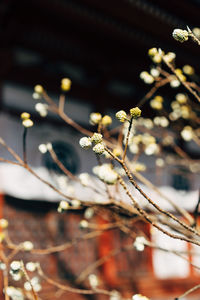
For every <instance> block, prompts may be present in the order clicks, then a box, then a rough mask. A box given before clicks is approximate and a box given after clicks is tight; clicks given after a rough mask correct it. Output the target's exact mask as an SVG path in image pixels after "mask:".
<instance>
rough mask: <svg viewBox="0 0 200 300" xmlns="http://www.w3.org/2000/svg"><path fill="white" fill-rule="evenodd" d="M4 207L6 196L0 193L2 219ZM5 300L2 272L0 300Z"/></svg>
mask: <svg viewBox="0 0 200 300" xmlns="http://www.w3.org/2000/svg"><path fill="white" fill-rule="evenodd" d="M3 205H4V196H3V194H1V193H0V219H1V218H2V217H3ZM0 232H1V228H0ZM1 247H2V246H1V244H0V249H1ZM3 299H4V295H3V276H2V272H0V300H3Z"/></svg>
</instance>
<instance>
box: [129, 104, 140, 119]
mask: <svg viewBox="0 0 200 300" xmlns="http://www.w3.org/2000/svg"><path fill="white" fill-rule="evenodd" d="M130 114H131V117H132V118H134V119H137V118H139V117H140V116H141V109H139V107H134V108H131V109H130Z"/></svg>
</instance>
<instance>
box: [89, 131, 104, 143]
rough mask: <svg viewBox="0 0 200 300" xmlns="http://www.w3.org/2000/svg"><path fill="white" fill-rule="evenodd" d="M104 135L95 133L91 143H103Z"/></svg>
mask: <svg viewBox="0 0 200 300" xmlns="http://www.w3.org/2000/svg"><path fill="white" fill-rule="evenodd" d="M102 137H103V136H102V134H100V133H96V132H95V133H94V134H93V136H92V137H91V142H93V143H95V144H98V143H101V142H102Z"/></svg>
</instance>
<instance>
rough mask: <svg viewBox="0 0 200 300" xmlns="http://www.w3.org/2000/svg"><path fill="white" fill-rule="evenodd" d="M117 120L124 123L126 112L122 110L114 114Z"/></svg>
mask: <svg viewBox="0 0 200 300" xmlns="http://www.w3.org/2000/svg"><path fill="white" fill-rule="evenodd" d="M115 116H116V118H117V120H119V121H120V122H122V123H124V122H125V121H126V119H127V115H126V112H125V111H124V110H120V111H118V112H117V113H116V114H115Z"/></svg>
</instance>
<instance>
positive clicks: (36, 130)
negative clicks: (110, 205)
mask: <svg viewBox="0 0 200 300" xmlns="http://www.w3.org/2000/svg"><path fill="white" fill-rule="evenodd" d="M199 9H200V1H199V0H179V1H178V0H174V1H162V0H151V1H147V0H119V1H114V0H109V1H97V0H42V1H41V0H34V1H32V0H29V1H25V0H24V1H23V0H20V1H14V0H1V2H0V37H1V47H0V135H1V136H2V137H3V138H4V139H5V140H6V142H7V143H8V144H9V145H10V146H11V147H13V148H14V149H15V151H16V152H17V153H18V154H20V155H21V153H22V142H21V137H22V134H23V128H22V126H21V121H20V114H21V112H23V111H27V112H29V113H31V116H32V119H33V120H34V123H35V126H34V127H33V128H31V129H30V132H29V133H28V141H29V142H28V149H27V152H28V161H29V163H30V164H31V165H32V166H33V167H34V168H36V169H37V170H38V171H39V172H41V174H43V175H44V176H49V175H48V174H47V173H45V172H46V171H45V170H44V169H41V167H45V168H47V167H49V162H48V157H47V158H46V159H45V158H44V157H43V156H42V155H41V153H40V152H39V151H38V145H39V144H41V143H47V142H52V143H57V144H56V145H57V147H58V152H60V153H61V156H62V159H63V162H65V161H69V155H68V154H66V153H70V164H71V166H72V169H73V170H74V173H78V172H83V171H84V172H91V167H92V166H93V165H95V164H96V160H95V157H93V156H91V155H89V154H88V153H86V152H84V151H82V150H81V149H79V146H78V140H79V138H80V137H81V136H82V135H80V134H79V133H77V132H75V131H74V130H73V129H71V128H68V126H66V124H65V123H64V122H63V121H61V120H60V119H59V118H58V117H56V116H55V115H53V114H52V113H49V115H48V118H42V117H40V116H39V114H38V113H37V112H36V111H35V103H36V102H35V100H34V99H33V98H32V93H33V87H34V86H35V85H36V84H41V85H42V86H44V88H45V90H47V91H48V93H49V94H50V95H51V97H52V98H53V99H55V100H56V99H58V95H59V94H60V81H61V79H62V78H64V77H69V78H70V79H71V80H72V89H71V91H70V92H69V93H68V96H67V102H66V107H65V110H66V112H67V114H68V115H69V116H70V117H71V118H72V119H74V120H75V121H77V122H78V123H79V124H81V125H82V126H84V127H86V128H90V127H89V126H90V125H88V119H89V114H90V113H91V112H93V111H100V112H101V113H103V114H109V115H111V116H114V114H115V112H116V111H117V110H120V109H124V110H126V109H129V108H130V107H134V106H136V105H137V103H138V102H139V100H140V99H141V98H142V97H143V96H144V95H145V93H146V92H147V91H148V90H149V86H147V85H145V84H144V82H142V81H141V79H140V78H139V74H140V73H141V71H143V70H148V69H149V65H151V61H150V59H149V57H148V55H147V52H148V49H149V48H152V47H158V48H161V49H163V50H164V51H165V52H168V51H171V52H175V53H176V54H177V59H176V62H177V66H179V65H181V66H182V65H183V64H185V63H187V64H190V65H192V66H194V67H195V70H196V73H199V63H200V55H199V47H198V46H197V45H196V44H195V43H192V42H188V43H183V44H181V43H178V42H176V41H175V40H174V39H173V38H172V31H173V29H174V28H182V29H186V26H187V25H188V26H189V27H190V28H193V27H198V26H200V24H199ZM197 82H198V80H197ZM180 90H181V88H180ZM178 91H179V88H178V89H177V90H176V92H178ZM162 94H164V95H165V98H166V99H171V97H174V94H175V93H174V91H173V90H172V89H171V88H168V87H164V88H163V90H162ZM143 114H144V115H145V117H152V116H154V112H153V110H152V109H151V108H150V107H149V105H145V106H144V108H143ZM114 125H115V123H114ZM66 149H67V150H66ZM0 151H1V155H0V156H2V157H4V158H10V157H9V155H8V154H7V153H6V152H5V151H4V150H3V149H2V148H1V149H0ZM188 151H189V154H190V155H195V157H196V158H199V153H198V151H196V149H193V148H191V149H188ZM151 163H152V161H151V162H150V163H149V164H150V166H151ZM50 168H51V167H50ZM50 175H51V174H50ZM149 177H151V174H150V175H149ZM196 178H197V177H196ZM176 179H177V178H176ZM198 180H199V178H198ZM198 180H197V179H194V178H192V180H191V185H190V184H189V185H190V188H191V189H194V188H196V186H197V185H198V184H197V185H195V182H196V181H197V182H198ZM33 181H34V180H33V178H31V177H30V178H28V177H27V176H26V175H25V173H23V172H22V171H21V170H17V171H14V169H12V168H11V167H10V166H5V165H3V164H2V165H1V166H0V182H1V183H0V188H1V190H2V195H3V194H4V197H3V198H2V199H4V200H2V201H3V202H2V203H3V206H2V208H1V209H2V214H3V215H4V216H5V217H6V218H8V219H9V220H10V222H11V226H10V228H11V229H10V230H11V231H12V230H13V238H14V239H16V241H19V240H20V238H21V239H22V240H24V239H25V238H26V236H27V238H28V237H29V235H30V232H32V231H36V232H38V231H40V228H41V227H42V228H43V226H45V230H44V232H41V231H40V235H41V236H40V235H39V240H38V243H39V244H38V247H43V246H44V240H45V239H47V241H46V243H47V244H48V243H50V244H51V243H54V244H55V243H57V244H59V243H60V242H61V240H62V237H63V236H65V238H66V239H67V238H70V237H71V236H70V235H72V233H71V231H70V234H69V228H75V229H72V232H73V234H76V230H78V229H77V224H78V222H79V221H80V220H81V218H82V215H81V213H80V214H79V213H76V214H71V216H70V217H69V216H68V217H66V216H62V217H59V218H61V219H62V220H60V219H59V220H58V217H57V216H56V213H55V209H56V204H54V203H49V201H51V202H54V201H55V202H56V201H57V200H58V199H57V198H56V195H54V194H50V193H48V192H47V190H46V189H45V188H42V187H40V188H39V189H37V188H36V187H37V183H35V182H34V183H33ZM22 182H23V183H24V186H23V187H22V186H21V183H22ZM170 183H172V179H171V177H168V176H167V175H166V176H165V177H163V182H162V183H161V184H162V185H169V184H170ZM184 184H185V185H186V186H187V183H186V182H185V181H184ZM187 189H189V188H188V187H187ZM33 192H34V194H33ZM33 195H34V196H33ZM195 195H196V194H195ZM27 199H29V202H28V203H27V202H26V200H27ZM193 199H194V198H193ZM34 200H37V201H39V202H37V206H36V204H35V201H34ZM44 200H45V201H47V202H44ZM38 203H39V204H38ZM22 220H25V223H24V222H22ZM52 220H53V221H54V227H53V226H52V225H48V224H52ZM70 222H71V223H70ZM24 224H26V225H24ZM41 224H46V225H41ZM61 224H62V226H61ZM48 226H49V227H48ZM70 226H71V227H70ZM73 226H74V227H73ZM16 228H18V229H17V232H19V233H20V234H19V236H18V237H16V235H15V233H16V232H15V231H16ZM33 228H34V230H33ZM52 228H53V229H52ZM60 228H62V236H61V234H60V233H59V232H61V231H60ZM51 230H52V231H51ZM73 230H74V231H73ZM146 230H147V231H148V230H150V229H148V228H146ZM55 232H57V234H55ZM22 233H23V234H22ZM11 235H12V233H11ZM52 236H54V237H53V238H52ZM37 237H38V235H37ZM33 239H35V240H36V236H33ZM48 239H49V240H48ZM119 239H120V238H119ZM158 239H159V238H158ZM111 240H112V237H111ZM111 244H112V242H111ZM84 247H85V248H84V251H86V252H88V253H89V254H88V261H90V259H91V253H93V256H94V257H95V256H96V255H98V251H96V250H95V247H97V248H98V247H101V246H100V245H96V244H95V245H90V246H88V245H85V246H84ZM91 249H92V250H91ZM77 251H78V252H77V255H75V257H74V253H72V254H71V255H72V257H73V258H72V261H73V262H74V263H75V261H77V257H79V258H80V253H82V252H83V249H81V248H80V249H79V250H77ZM66 255H69V254H66ZM37 259H38V257H37ZM129 259H130V261H131V262H132V264H133V266H135V268H136V269H135V273H134V274H138V277H137V276H136V275H134V276H133V274H132V273H130V270H129V271H128V268H127V273H126V272H125V273H126V274H125V273H123V268H122V267H121V269H122V270H121V271H119V270H120V266H117V267H116V268H118V271H119V272H118V273H120V272H121V273H120V274H121V275H119V274H118V275H116V276H119V280H116V282H115V284H116V286H115V284H114V283H113V282H114V281H112V280H110V282H109V275H108V274H107V273H105V274H107V275H105V274H104V275H105V276H107V277H106V278H108V282H107V286H108V287H110V286H111V287H113V288H115V287H116V288H117V287H121V288H122V286H121V283H122V282H123V284H124V290H125V289H126V288H127V289H128V290H131V289H132V287H134V291H136V292H137V291H143V292H144V293H146V294H147V296H149V297H153V298H152V299H169V298H168V297H169V295H171V293H177V292H180V291H182V290H183V291H184V289H185V288H186V284H188V286H190V284H191V282H189V281H188V278H189V277H191V278H193V279H192V280H193V281H192V283H195V280H196V281H197V280H199V277H198V276H199V275H198V274H196V273H195V272H194V270H191V269H187V267H184V266H182V267H180V268H185V269H184V270H186V271H185V273H183V272H182V271H180V272H178V273H176V272H175V273H176V274H173V272H172V271H173V270H171V271H169V272H168V273H167V275H166V276H165V278H164V279H163V277H162V276H163V275H159V274H160V273H159V272H157V273H155V272H156V271H155V269H154V267H153V255H152V253H150V252H148V251H147V252H146V253H145V254H144V260H143V261H142V262H141V264H142V266H143V267H141V266H139V265H138V266H137V264H138V262H137V261H138V259H137V258H136V257H135V256H134V257H132V258H129ZM163 259H164V258H163ZM50 261H51V263H52V266H53V267H51V270H47V271H48V272H50V273H52V274H54V273H56V272H58V274H59V276H61V277H62V278H64V279H66V280H69V278H73V276H75V275H76V273H77V272H79V271H80V270H79V268H78V267H77V269H76V270H75V269H74V268H75V267H71V266H69V265H67V264H68V262H67V259H66V257H64V254H62V255H58V256H57V257H56V258H55V257H54V256H52V257H51V259H50ZM80 261H81V259H79V263H78V266H79V267H80ZM88 261H87V262H85V263H88ZM147 261H148V263H147ZM62 262H64V263H65V264H64V265H63V266H62V267H61V264H62ZM123 262H124V264H127V258H124V260H123ZM158 264H160V262H158ZM46 265H48V264H46ZM75 265H77V264H76V263H75ZM58 266H59V268H60V269H59V271H58V270H57V268H58ZM81 267H82V268H84V266H81ZM81 267H80V268H81ZM70 268H71V269H70ZM108 268H109V266H108ZM69 270H70V272H69ZM105 270H106V268H105ZM181 270H182V269H181ZM105 272H107V271H105ZM116 272H117V271H116ZM128 272H129V273H128ZM137 272H138V273H137ZM170 272H172V273H170ZM180 273H182V274H180ZM116 274H117V273H116ZM124 274H125V275H124ZM127 274H128V275H127ZM155 274H157V275H155ZM162 274H163V273H162ZM183 274H184V275H183ZM70 276H71V277H70ZM156 276H157V277H156ZM159 276H160V277H159ZM192 276H193V277H192ZM124 278H126V279H124ZM127 278H128V279H127ZM130 278H131V279H130ZM174 278H176V283H175V284H173V282H174V281H172V279H174ZM169 289H170V291H169ZM157 293H158V296H157ZM60 297H61V296H60ZM77 297H78V296H77ZM83 298H84V297H82V296H80V299H83ZM60 299H61V298H60ZM62 299H66V298H65V296H63V298H62ZM70 299H76V298H75V296H74V295H73V296H72V298H70ZM77 299H78V298H77ZM87 299H103V298H100V297H99V298H94V297H92V296H90V297H89V296H88V298H87ZM194 299H198V298H194Z"/></svg>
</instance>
